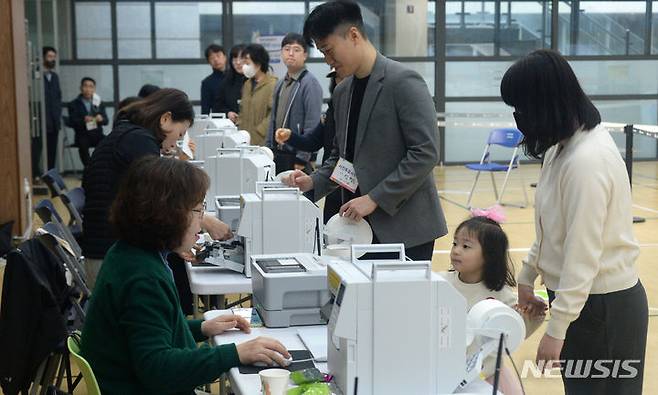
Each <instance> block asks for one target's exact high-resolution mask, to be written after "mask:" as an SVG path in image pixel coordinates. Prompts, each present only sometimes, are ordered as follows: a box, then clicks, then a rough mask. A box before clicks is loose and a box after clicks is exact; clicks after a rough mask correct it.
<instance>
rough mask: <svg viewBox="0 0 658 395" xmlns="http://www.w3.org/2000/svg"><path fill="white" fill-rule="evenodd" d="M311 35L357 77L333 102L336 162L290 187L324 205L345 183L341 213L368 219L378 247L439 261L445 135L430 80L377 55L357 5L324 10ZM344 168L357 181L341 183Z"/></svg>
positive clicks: (315, 16)
mask: <svg viewBox="0 0 658 395" xmlns="http://www.w3.org/2000/svg"><path fill="white" fill-rule="evenodd" d="M304 36H305V37H306V38H307V40H309V41H313V42H315V44H316V46H317V48H318V49H319V50H320V51H322V53H323V54H324V55H325V61H326V62H327V63H328V64H329V65H330V66H332V67H335V68H336V71H337V72H338V73H340V74H341V75H352V77H349V78H347V79H345V81H343V82H342V83H341V84H340V85H339V86H338V87H336V90H335V92H334V95H333V104H334V109H335V112H334V120H335V125H336V139H335V146H334V150H333V151H332V153H331V156H330V158H329V159H328V160H327V161H326V162H325V164H324V165H323V166H322V167H321V168H320V169H318V170H317V171H316V172H315V173H313V174H312V175H311V176H306V175H304V174H303V173H301V172H294V173H293V174H291V175H290V177H289V178H288V180H287V181H288V183H289V184H290V185H294V186H298V187H299V188H300V189H302V190H303V191H308V190H311V189H313V193H314V198H315V199H316V200H318V199H320V198H321V197H323V196H325V195H327V194H328V193H330V192H331V191H332V190H334V189H335V188H338V187H339V186H338V184H337V183H336V182H334V181H333V180H336V181H338V182H340V184H341V186H342V187H343V197H344V200H343V203H344V204H343V206H342V207H341V209H340V214H342V215H344V216H346V217H349V218H352V219H360V218H364V217H365V218H366V219H367V220H368V222H369V223H370V225H371V226H372V228H373V232H374V234H375V237H376V240H375V242H381V243H400V242H402V243H404V244H405V247H406V254H407V256H408V257H410V258H411V259H414V260H430V259H432V252H433V246H434V240H435V239H436V238H438V237H441V236H443V235H445V234H446V233H447V228H446V223H445V218H444V216H443V212H442V210H441V206H440V203H439V198H438V194H437V190H436V185H435V182H434V176H433V173H432V171H433V169H434V167H435V166H436V164H437V162H438V141H437V140H438V133H437V124H436V110H435V108H434V103H433V101H432V97H431V96H430V94H429V91H428V89H427V85H426V84H425V81H424V80H423V79H422V77H421V76H420V75H419V74H418V73H416V72H415V71H412V70H409V69H407V68H405V67H404V66H402V65H401V64H400V63H398V62H395V61H392V60H390V59H387V58H386V57H384V56H382V55H381V54H379V53H378V52H377V50H376V49H375V48H374V46H373V45H372V44H371V43H370V41H369V40H368V38H367V36H366V34H365V31H364V29H363V19H362V17H361V10H360V9H359V6H358V5H356V4H354V3H352V2H347V1H334V2H328V3H325V4H322V5H320V6H318V7H316V8H315V9H314V10H313V12H312V13H311V14H310V15H309V16H308V18H307V20H306V23H305V24H304ZM337 168H341V169H343V170H344V171H345V172H347V173H350V174H351V175H355V176H356V182H351V180H350V177H349V176H347V177H339V175H338V174H339V172H338V171H336V172H335V170H336V169H337ZM332 178H333V180H332ZM351 190H353V191H351Z"/></svg>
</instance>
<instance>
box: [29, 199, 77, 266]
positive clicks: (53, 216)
mask: <svg viewBox="0 0 658 395" xmlns="http://www.w3.org/2000/svg"><path fill="white" fill-rule="evenodd" d="M34 211H35V212H36V213H37V215H38V216H39V218H40V219H41V222H43V223H44V224H47V223H49V222H50V223H53V224H55V225H56V226H57V227H58V228H60V233H61V234H62V235H63V236H64V237H63V239H64V240H66V241H67V242H68V243H69V244H70V245H71V247H72V248H73V250H74V251H75V253H76V255H77V257H78V259H80V257H81V256H82V248H80V244H78V241H77V239H76V237H79V236H80V235H81V233H82V229H78V228H70V227H68V226H66V225H65V224H64V221H63V220H62V216H61V215H59V213H58V212H57V209H55V205H54V204H53V202H52V201H50V199H43V200H42V201H40V202H39V203H37V205H36V206H35V207H34Z"/></svg>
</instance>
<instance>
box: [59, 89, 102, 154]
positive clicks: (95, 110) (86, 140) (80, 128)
mask: <svg viewBox="0 0 658 395" xmlns="http://www.w3.org/2000/svg"><path fill="white" fill-rule="evenodd" d="M95 93H96V81H95V80H94V79H93V78H90V77H84V78H83V79H82V81H81V82H80V95H78V97H77V98H76V99H75V100H73V101H72V102H70V103H69V106H68V107H69V122H70V124H71V127H72V128H73V130H75V144H76V145H77V146H78V151H79V152H80V160H81V161H82V164H83V165H84V166H85V167H87V165H88V164H89V161H90V157H89V148H91V147H96V146H97V145H98V143H100V141H101V140H102V139H103V126H104V125H107V124H108V119H107V114H106V113H105V106H104V105H103V103H102V102H101V101H100V98H99V97H98V96H97V95H95Z"/></svg>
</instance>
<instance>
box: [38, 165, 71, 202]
mask: <svg viewBox="0 0 658 395" xmlns="http://www.w3.org/2000/svg"><path fill="white" fill-rule="evenodd" d="M41 179H42V180H43V181H44V182H45V183H46V185H48V189H50V197H57V196H59V195H61V194H62V193H64V192H65V191H68V188H67V187H66V184H65V183H64V179H63V178H62V176H61V175H60V174H59V172H58V171H57V169H50V170H48V171H47V172H46V173H45V174H44V175H43V176H41Z"/></svg>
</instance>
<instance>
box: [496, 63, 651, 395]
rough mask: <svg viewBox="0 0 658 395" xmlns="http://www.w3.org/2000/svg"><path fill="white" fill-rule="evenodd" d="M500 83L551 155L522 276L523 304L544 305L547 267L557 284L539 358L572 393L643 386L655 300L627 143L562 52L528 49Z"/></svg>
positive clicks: (537, 144)
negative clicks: (644, 264)
mask: <svg viewBox="0 0 658 395" xmlns="http://www.w3.org/2000/svg"><path fill="white" fill-rule="evenodd" d="M500 90H501V94H502V97H503V100H504V101H505V103H506V104H508V105H510V106H512V107H514V118H515V120H516V125H517V127H518V128H519V129H520V130H521V132H523V135H524V136H525V137H524V140H523V145H524V148H525V150H526V152H527V153H528V154H529V155H530V156H532V157H535V158H538V159H539V158H541V159H543V166H542V169H541V175H540V177H539V182H538V184H537V192H536V197H535V228H536V232H535V233H536V241H535V242H534V244H533V246H532V248H531V249H530V253H529V255H528V258H527V259H526V260H525V261H524V262H523V268H522V270H521V272H520V273H519V279H518V283H519V286H518V292H519V305H520V306H521V307H522V308H525V309H528V310H529V311H532V310H534V309H543V308H544V303H543V302H542V301H540V300H537V298H536V297H535V296H534V294H533V287H534V283H535V280H536V278H537V277H538V276H541V280H542V281H543V283H544V284H545V285H546V288H547V290H548V294H549V303H550V311H551V318H550V320H549V322H548V326H547V328H546V333H545V334H544V336H543V337H542V339H541V341H540V343H539V347H538V350H537V363H538V365H539V366H540V367H542V366H546V364H548V366H550V367H555V363H556V362H558V363H559V365H560V366H561V368H562V379H563V382H564V387H565V393H567V394H611V395H612V394H615V395H617V394H641V393H642V377H643V372H644V357H645V348H646V342H647V326H648V307H647V296H646V293H645V290H644V288H643V287H642V283H641V282H640V281H639V278H638V273H637V269H636V267H635V261H636V259H637V257H638V254H639V252H640V248H639V245H638V243H637V241H636V240H635V237H634V236H633V214H632V207H633V201H632V198H631V189H630V182H629V179H628V175H627V173H626V169H625V166H624V162H623V160H622V158H621V155H620V154H619V149H618V148H617V145H616V144H615V142H614V140H613V139H612V136H610V133H609V132H608V131H607V130H606V129H605V128H604V127H603V126H601V116H600V114H599V112H598V110H597V109H596V107H594V105H593V104H592V102H591V101H590V100H589V98H588V97H587V96H586V95H585V93H584V92H583V90H582V88H581V87H580V84H579V83H578V79H577V78H576V76H575V74H574V73H573V70H571V67H570V66H569V64H568V63H567V61H566V60H565V59H564V57H562V56H561V55H560V54H558V53H557V52H554V51H548V50H539V51H535V52H533V53H531V54H530V55H528V56H526V57H524V58H522V59H520V60H519V61H518V62H516V63H515V64H514V65H513V66H512V67H511V68H510V69H509V70H508V71H507V72H506V73H505V76H504V77H503V80H502V83H501V89H500Z"/></svg>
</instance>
